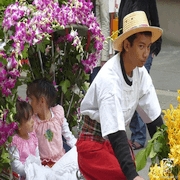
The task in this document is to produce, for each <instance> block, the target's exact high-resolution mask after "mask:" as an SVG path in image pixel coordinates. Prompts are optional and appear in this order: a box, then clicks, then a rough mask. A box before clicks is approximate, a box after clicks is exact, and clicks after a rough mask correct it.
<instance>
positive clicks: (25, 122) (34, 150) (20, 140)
mask: <svg viewBox="0 0 180 180" xmlns="http://www.w3.org/2000/svg"><path fill="white" fill-rule="evenodd" d="M16 110H17V113H16V120H17V121H18V122H19V127H18V130H17V133H16V134H15V135H14V136H13V138H12V143H11V147H10V150H9V153H10V157H11V159H12V163H11V166H12V170H13V171H14V172H16V173H17V174H19V175H20V176H21V179H24V178H25V177H26V174H25V170H24V169H25V165H24V164H25V161H26V159H27V158H28V156H29V155H34V156H36V157H39V150H38V139H37V137H36V135H35V133H34V132H33V125H34V120H33V119H32V115H33V109H32V107H31V105H30V104H29V103H27V102H25V101H19V100H18V101H17V103H16ZM39 158H40V157H39Z"/></svg>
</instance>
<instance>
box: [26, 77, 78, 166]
mask: <svg viewBox="0 0 180 180" xmlns="http://www.w3.org/2000/svg"><path fill="white" fill-rule="evenodd" d="M56 92H57V91H56V89H55V87H54V86H53V84H52V83H51V82H49V81H48V80H47V79H44V78H43V79H37V80H34V81H33V82H32V83H30V84H29V85H28V86H27V97H28V99H29V103H30V104H31V106H32V108H33V111H34V116H33V119H34V130H35V132H36V135H37V137H38V141H39V152H40V158H41V161H42V164H43V165H48V166H49V167H52V166H53V165H54V164H55V163H56V162H57V161H58V160H59V159H60V158H61V157H62V156H63V155H64V154H65V150H64V148H63V140H62V136H63V137H64V138H65V139H66V141H67V144H68V145H69V146H70V147H73V146H74V145H75V144H76V138H75V137H74V135H73V134H72V132H71V131H70V129H69V126H68V123H67V120H66V118H65V117H64V109H63V107H62V106H60V105H55V100H56Z"/></svg>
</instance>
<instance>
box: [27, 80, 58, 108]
mask: <svg viewBox="0 0 180 180" xmlns="http://www.w3.org/2000/svg"><path fill="white" fill-rule="evenodd" d="M26 94H27V96H28V97H31V96H35V97H36V99H37V100H39V98H40V97H42V96H44V97H45V98H46V101H47V104H48V107H49V108H50V107H53V106H54V105H55V102H56V96H57V91H56V89H55V87H54V85H53V84H52V83H51V82H50V81H49V80H48V79H46V78H41V79H36V80H34V81H33V82H31V83H30V84H28V85H27V91H26Z"/></svg>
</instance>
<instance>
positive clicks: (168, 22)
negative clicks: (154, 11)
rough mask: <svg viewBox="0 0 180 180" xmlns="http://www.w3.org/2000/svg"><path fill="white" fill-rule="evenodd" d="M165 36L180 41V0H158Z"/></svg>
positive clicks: (161, 24)
mask: <svg viewBox="0 0 180 180" xmlns="http://www.w3.org/2000/svg"><path fill="white" fill-rule="evenodd" d="M157 7H158V13H159V20H160V26H161V28H162V29H163V36H164V37H166V38H167V39H169V40H172V41H175V42H177V43H180V18H179V17H180V15H179V13H180V0H157Z"/></svg>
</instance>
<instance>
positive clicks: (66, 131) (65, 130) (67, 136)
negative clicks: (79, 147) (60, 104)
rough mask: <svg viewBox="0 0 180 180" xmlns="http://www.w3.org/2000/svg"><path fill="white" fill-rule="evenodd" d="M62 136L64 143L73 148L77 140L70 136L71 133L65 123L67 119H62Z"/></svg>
mask: <svg viewBox="0 0 180 180" xmlns="http://www.w3.org/2000/svg"><path fill="white" fill-rule="evenodd" d="M62 135H63V137H64V138H65V139H66V143H67V144H68V145H69V146H70V147H71V148H72V147H73V146H75V144H76V141H77V139H76V138H75V136H74V135H73V134H72V132H71V131H70V129H69V124H68V122H67V119H66V118H64V121H63V126H62Z"/></svg>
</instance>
